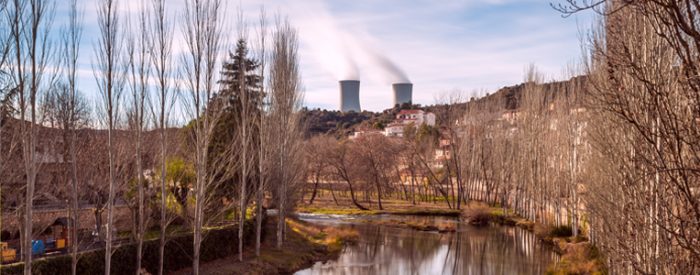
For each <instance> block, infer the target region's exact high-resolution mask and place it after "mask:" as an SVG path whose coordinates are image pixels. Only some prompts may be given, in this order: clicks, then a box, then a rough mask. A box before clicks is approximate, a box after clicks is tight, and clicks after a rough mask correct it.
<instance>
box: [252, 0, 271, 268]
mask: <svg viewBox="0 0 700 275" xmlns="http://www.w3.org/2000/svg"><path fill="white" fill-rule="evenodd" d="M259 19H260V21H259V25H258V38H259V42H258V43H260V45H258V50H259V62H260V63H259V66H258V68H259V70H260V72H259V77H260V94H259V96H260V97H261V98H260V99H259V102H258V104H259V105H258V106H257V107H256V108H258V110H259V112H260V117H259V120H258V121H257V123H258V144H257V145H258V180H259V181H258V190H257V192H256V196H255V197H256V215H255V255H256V256H260V241H261V238H262V227H263V224H262V222H263V215H265V213H263V203H264V198H265V186H266V183H267V175H266V173H264V172H265V169H266V168H268V167H269V165H266V164H267V163H266V160H267V157H268V154H267V150H266V148H265V147H267V146H270V145H269V144H268V141H269V140H270V139H269V137H270V132H269V131H268V130H267V118H268V117H267V116H266V114H265V107H266V106H265V105H266V99H267V95H266V93H265V80H266V79H265V75H266V73H267V72H266V71H265V66H266V65H267V51H266V49H267V44H266V39H267V15H266V13H265V9H261V10H260V18H259Z"/></svg>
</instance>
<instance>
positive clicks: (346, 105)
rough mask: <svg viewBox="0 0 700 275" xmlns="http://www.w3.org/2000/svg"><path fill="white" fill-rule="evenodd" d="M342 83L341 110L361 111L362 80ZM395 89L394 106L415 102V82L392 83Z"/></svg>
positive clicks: (343, 81)
mask: <svg viewBox="0 0 700 275" xmlns="http://www.w3.org/2000/svg"><path fill="white" fill-rule="evenodd" d="M339 83H340V111H341V112H344V113H346V112H350V111H353V112H361V111H362V108H360V81H359V80H341V81H339ZM391 86H392V88H393V90H394V105H393V106H390V107H394V106H396V105H399V106H401V105H403V104H404V103H408V104H413V84H412V83H394V84H392V85H391Z"/></svg>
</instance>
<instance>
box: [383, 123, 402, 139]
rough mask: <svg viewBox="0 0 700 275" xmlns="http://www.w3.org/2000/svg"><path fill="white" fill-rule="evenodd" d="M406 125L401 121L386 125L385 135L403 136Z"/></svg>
mask: <svg viewBox="0 0 700 275" xmlns="http://www.w3.org/2000/svg"><path fill="white" fill-rule="evenodd" d="M404 127H406V125H404V124H401V123H396V122H394V123H391V124H389V125H387V126H386V127H384V135H385V136H387V137H403V129H404Z"/></svg>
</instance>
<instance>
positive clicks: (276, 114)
mask: <svg viewBox="0 0 700 275" xmlns="http://www.w3.org/2000/svg"><path fill="white" fill-rule="evenodd" d="M298 43H299V42H298V37H297V32H296V30H295V29H294V28H292V26H291V25H290V24H289V22H288V21H286V20H284V21H282V20H281V19H278V21H277V23H276V26H275V33H274V36H273V41H272V44H273V48H272V58H271V67H270V80H269V81H270V93H271V95H270V125H269V130H270V131H271V132H274V133H275V138H274V139H273V140H274V143H273V144H275V145H276V148H275V149H274V153H273V155H272V158H273V160H272V161H273V163H274V166H275V167H276V173H275V174H276V176H277V181H276V182H277V184H278V186H277V190H276V193H277V200H278V205H277V207H278V209H279V217H278V218H279V220H278V225H277V247H278V248H281V247H282V243H283V242H284V238H285V231H286V229H285V228H286V221H285V216H286V211H287V208H288V207H291V202H292V201H290V198H293V197H292V196H291V195H292V194H293V192H289V191H293V187H294V186H295V185H297V184H298V182H299V180H300V176H301V173H300V171H301V170H302V169H301V166H300V160H301V159H302V156H301V153H302V143H301V137H302V127H301V122H300V117H299V114H298V111H299V108H300V104H301V92H300V89H301V87H300V86H301V76H300V75H299V60H298ZM288 192H289V193H288Z"/></svg>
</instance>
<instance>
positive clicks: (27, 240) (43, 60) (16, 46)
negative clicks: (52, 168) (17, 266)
mask: <svg viewBox="0 0 700 275" xmlns="http://www.w3.org/2000/svg"><path fill="white" fill-rule="evenodd" d="M6 9H7V15H8V21H9V23H10V24H9V25H10V36H11V39H12V44H13V54H14V64H13V67H14V71H13V72H14V73H13V78H14V81H13V82H14V85H15V86H16V87H17V88H16V90H17V97H18V101H19V104H18V107H19V113H20V119H21V120H22V122H21V125H20V132H21V140H22V142H21V144H22V146H21V147H22V154H23V159H24V166H25V174H26V181H27V184H26V192H25V204H24V226H23V230H22V253H23V254H24V255H23V258H24V261H25V265H24V273H25V274H31V267H32V254H31V249H30V247H31V241H32V233H33V232H32V225H33V207H34V203H33V202H34V189H35V187H36V175H37V172H38V170H39V162H38V161H37V156H36V147H37V138H38V137H37V122H38V121H37V115H38V111H39V110H38V108H37V99H38V97H39V96H40V94H41V91H42V90H43V89H45V87H44V85H46V84H47V83H48V82H49V81H50V79H47V78H45V76H46V73H47V72H46V68H47V66H48V65H49V62H50V61H51V59H52V47H51V46H52V41H51V40H50V37H49V32H50V24H49V22H50V19H51V16H52V14H53V5H52V3H51V2H50V1H40V0H31V1H22V0H14V1H13V2H12V3H11V6H9V7H6ZM25 122H26V123H25Z"/></svg>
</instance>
